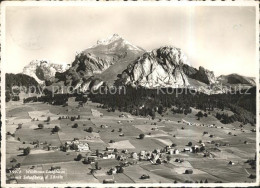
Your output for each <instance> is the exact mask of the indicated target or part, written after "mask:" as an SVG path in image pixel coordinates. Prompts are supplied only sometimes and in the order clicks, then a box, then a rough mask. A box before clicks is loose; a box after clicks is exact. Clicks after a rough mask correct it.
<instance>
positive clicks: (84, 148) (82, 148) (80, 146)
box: [78, 143, 89, 152]
mask: <svg viewBox="0 0 260 188" xmlns="http://www.w3.org/2000/svg"><path fill="white" fill-rule="evenodd" d="M78 151H79V152H86V151H89V146H88V144H87V143H84V144H83V143H81V144H78Z"/></svg>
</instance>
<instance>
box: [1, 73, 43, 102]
mask: <svg viewBox="0 0 260 188" xmlns="http://www.w3.org/2000/svg"><path fill="white" fill-rule="evenodd" d="M17 86H18V87H19V89H17V90H16V91H15V95H14V94H13V92H12V91H14V90H13V88H14V87H17ZM31 86H33V87H31ZM22 88H23V89H22ZM29 88H31V89H33V88H35V89H36V91H33V90H32V91H29ZM5 90H6V95H5V96H6V102H9V101H10V100H20V99H19V97H18V96H17V95H18V94H19V93H20V92H21V91H23V92H25V93H28V92H32V93H39V90H40V86H39V84H38V82H37V81H36V80H35V79H34V78H32V77H30V76H28V75H25V74H6V75H5Z"/></svg>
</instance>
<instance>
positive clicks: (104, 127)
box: [100, 125, 108, 129]
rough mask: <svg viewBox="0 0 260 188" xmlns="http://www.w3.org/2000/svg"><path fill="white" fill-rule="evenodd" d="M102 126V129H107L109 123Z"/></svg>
mask: <svg viewBox="0 0 260 188" xmlns="http://www.w3.org/2000/svg"><path fill="white" fill-rule="evenodd" d="M100 127H101V128H102V129H106V128H108V126H107V125H100Z"/></svg>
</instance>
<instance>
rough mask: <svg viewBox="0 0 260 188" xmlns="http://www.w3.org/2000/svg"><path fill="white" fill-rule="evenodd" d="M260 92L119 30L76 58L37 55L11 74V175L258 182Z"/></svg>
mask: <svg viewBox="0 0 260 188" xmlns="http://www.w3.org/2000/svg"><path fill="white" fill-rule="evenodd" d="M72 53H73V52H72ZM186 53H187V54H188V53H189V52H186ZM216 66H218V65H216ZM14 88H15V90H14ZM19 88H20V89H19ZM21 88H22V89H21ZM28 88H29V89H28ZM32 88H34V90H32ZM13 91H15V92H13ZM256 92H257V89H256V82H255V78H253V77H246V76H242V75H239V74H237V73H234V72H230V74H229V75H220V76H217V77H216V75H215V74H214V71H213V70H208V69H207V67H202V66H199V67H193V66H192V62H190V61H189V58H188V57H187V55H186V54H185V53H184V51H183V50H182V49H180V48H178V47H175V46H158V48H156V49H153V50H151V51H146V50H145V49H143V48H142V47H139V46H136V45H133V44H131V43H130V42H128V41H127V40H125V39H124V38H122V37H121V36H119V35H118V34H114V35H112V36H110V37H108V38H106V39H103V40H98V41H97V43H96V44H95V45H93V46H91V47H89V48H87V49H85V50H83V51H82V52H80V53H78V54H77V55H76V56H75V59H74V60H73V61H72V62H71V63H67V64H56V63H55V62H51V61H48V60H33V61H31V62H30V63H29V64H28V65H27V66H25V67H24V69H23V72H22V73H19V74H11V73H10V74H6V150H7V151H6V172H7V178H6V179H7V182H8V183H24V184H28V183H41V184H50V183H53V182H55V183H75V182H76V183H129V184H133V183H234V182H237V183H244V182H255V181H256V158H255V157H256ZM18 170H19V176H18V175H17V174H14V173H13V172H16V171H18ZM28 171H32V174H35V175H37V179H22V178H20V177H24V175H26V177H29V175H28V173H27V172H28ZM39 171H40V172H41V173H37V172H39ZM57 171H61V172H64V173H60V174H58V175H57V174H56V175H55V174H54V175H53V177H54V176H55V177H56V179H51V178H50V177H52V175H50V173H54V172H57ZM20 175H21V176H20ZM47 177H48V178H47Z"/></svg>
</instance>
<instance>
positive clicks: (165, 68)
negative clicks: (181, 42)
mask: <svg viewBox="0 0 260 188" xmlns="http://www.w3.org/2000/svg"><path fill="white" fill-rule="evenodd" d="M185 63H188V62H187V58H186V56H185V55H184V54H183V52H182V51H181V50H180V49H179V48H175V47H171V46H164V47H161V48H159V49H155V50H152V51H151V52H147V53H144V54H143V55H142V56H141V57H139V58H138V59H137V60H136V61H135V62H134V63H133V64H132V65H130V66H128V68H127V69H126V70H125V71H124V73H123V74H122V79H123V80H124V82H125V84H132V85H135V86H138V85H140V86H143V87H147V88H154V87H184V86H188V85H189V82H188V79H187V76H186V75H185V74H184V72H183V68H182V66H183V64H185Z"/></svg>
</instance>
